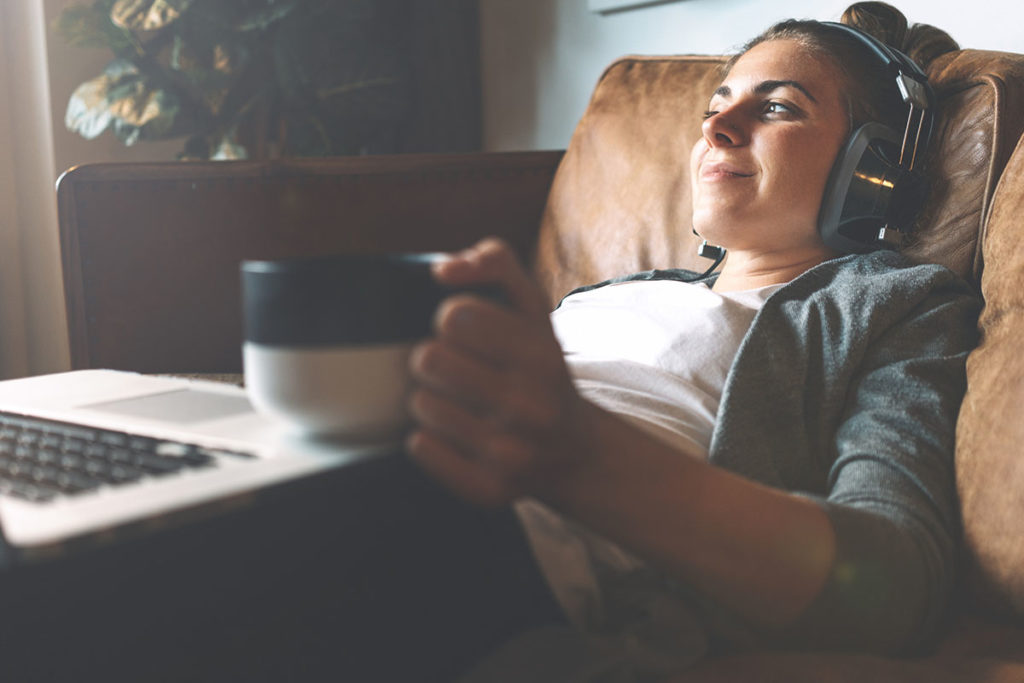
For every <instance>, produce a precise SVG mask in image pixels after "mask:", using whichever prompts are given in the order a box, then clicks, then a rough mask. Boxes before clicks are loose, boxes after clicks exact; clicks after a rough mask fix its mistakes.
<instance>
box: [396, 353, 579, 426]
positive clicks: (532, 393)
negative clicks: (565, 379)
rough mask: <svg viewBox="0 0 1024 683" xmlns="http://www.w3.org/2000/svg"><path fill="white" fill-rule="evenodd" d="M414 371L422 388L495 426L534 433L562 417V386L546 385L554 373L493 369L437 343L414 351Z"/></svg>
mask: <svg viewBox="0 0 1024 683" xmlns="http://www.w3.org/2000/svg"><path fill="white" fill-rule="evenodd" d="M410 367H411V369H412V372H413V376H414V377H416V379H417V381H418V382H419V383H420V384H421V385H422V386H425V387H427V388H428V389H430V390H431V391H433V392H435V393H437V394H440V395H442V396H445V397H446V398H448V399H449V400H452V401H457V402H458V403H460V404H462V405H464V406H467V407H471V408H472V409H473V412H474V414H476V415H479V416H481V417H482V418H484V419H487V420H490V421H491V422H492V423H493V425H495V426H499V425H500V426H501V427H507V428H514V429H524V430H527V431H529V432H534V433H536V432H543V431H546V430H550V429H552V428H553V427H554V426H555V425H557V424H558V421H559V419H560V418H561V413H562V410H561V405H560V400H559V399H561V398H562V397H561V396H560V395H559V394H560V392H559V391H558V388H557V387H558V385H557V384H554V385H552V384H549V383H548V380H549V379H550V378H551V376H552V375H551V373H547V372H543V371H541V372H537V371H535V370H532V369H529V370H528V369H521V368H519V367H516V366H506V367H495V366H493V365H491V364H488V363H486V362H481V361H480V359H478V358H475V357H473V356H472V355H468V354H466V353H463V352H461V351H460V350H458V349H457V348H453V347H452V346H451V345H449V344H444V343H439V342H426V343H424V344H421V345H420V346H418V347H416V349H415V350H414V351H413V353H412V356H411V358H410ZM460 427H461V426H460Z"/></svg>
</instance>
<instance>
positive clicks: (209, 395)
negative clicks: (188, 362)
mask: <svg viewBox="0 0 1024 683" xmlns="http://www.w3.org/2000/svg"><path fill="white" fill-rule="evenodd" d="M79 407H80V408H84V409H87V410H96V411H99V412H105V413H113V414H115V415H124V416H128V417H137V418H143V419H146V420H158V421H163V422H171V423H176V424H187V423H190V422H207V421H210V420H219V419H220V418H223V417H229V416H231V415H239V414H242V413H251V412H252V411H253V409H252V404H251V403H249V399H247V398H246V397H244V396H230V395H228V394H219V393H215V392H212V391H202V390H200V389H175V390H172V391H164V392H161V393H158V394H149V395H148V396H136V397H133V398H127V399H119V400H117V401H103V402H100V403H90V404H87V405H82V406H79Z"/></svg>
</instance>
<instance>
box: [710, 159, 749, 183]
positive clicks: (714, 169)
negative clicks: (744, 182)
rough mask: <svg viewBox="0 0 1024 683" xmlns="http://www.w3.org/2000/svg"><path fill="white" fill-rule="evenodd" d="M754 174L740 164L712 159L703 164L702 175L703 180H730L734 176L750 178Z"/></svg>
mask: <svg viewBox="0 0 1024 683" xmlns="http://www.w3.org/2000/svg"><path fill="white" fill-rule="evenodd" d="M752 175H754V174H753V173H752V172H750V171H747V170H746V169H743V168H741V167H739V166H735V165H733V164H728V163H725V162H722V161H712V162H708V163H705V164H702V165H701V167H700V177H701V178H702V179H703V180H729V179H732V178H749V177H751V176H752Z"/></svg>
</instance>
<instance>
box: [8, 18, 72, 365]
mask: <svg viewBox="0 0 1024 683" xmlns="http://www.w3.org/2000/svg"><path fill="white" fill-rule="evenodd" d="M48 84H49V79H48V77H47V64H46V22H45V19H44V14H43V6H42V0H2V2H0V93H2V96H0V378H10V377H20V376H25V375H34V374H41V373H45V372H55V371H59V370H64V369H67V367H68V366H69V360H68V346H67V329H66V323H65V319H64V296H63V284H62V279H61V266H60V248H59V240H58V234H57V211H56V201H55V193H54V176H53V164H54V154H53V134H52V131H51V121H50V118H51V117H50V97H49V87H48Z"/></svg>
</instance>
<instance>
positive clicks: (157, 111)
mask: <svg viewBox="0 0 1024 683" xmlns="http://www.w3.org/2000/svg"><path fill="white" fill-rule="evenodd" d="M180 110H181V105H180V103H179V101H178V98H177V97H175V96H174V94H173V93H170V92H168V91H166V90H162V89H160V88H155V87H152V86H151V85H150V84H149V82H148V81H147V79H146V78H145V76H144V75H143V74H141V73H139V70H138V68H137V67H136V66H135V65H134V64H132V63H131V62H129V61H128V60H125V59H115V60H114V61H113V62H111V63H110V64H109V65H108V66H107V68H106V70H104V72H103V74H101V75H100V76H97V77H96V78H93V79H92V80H89V81H86V82H85V83H83V84H82V85H80V86H79V87H78V88H77V89H76V90H75V92H74V93H73V94H72V95H71V99H70V100H69V101H68V109H67V113H66V115H65V117H64V123H65V125H66V126H67V127H68V129H69V130H72V131H74V132H76V133H78V134H80V135H81V136H82V137H84V138H86V139H90V140H91V139H93V138H95V137H97V136H98V135H100V134H101V133H102V132H103V131H105V130H106V129H107V128H113V131H114V134H115V135H116V136H117V137H118V138H119V139H120V140H121V141H122V142H123V143H124V144H126V145H132V144H135V143H136V142H137V141H139V140H156V139H162V138H165V137H168V136H169V135H171V134H172V133H173V131H174V123H175V119H176V118H177V116H178V114H179V112H180Z"/></svg>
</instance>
